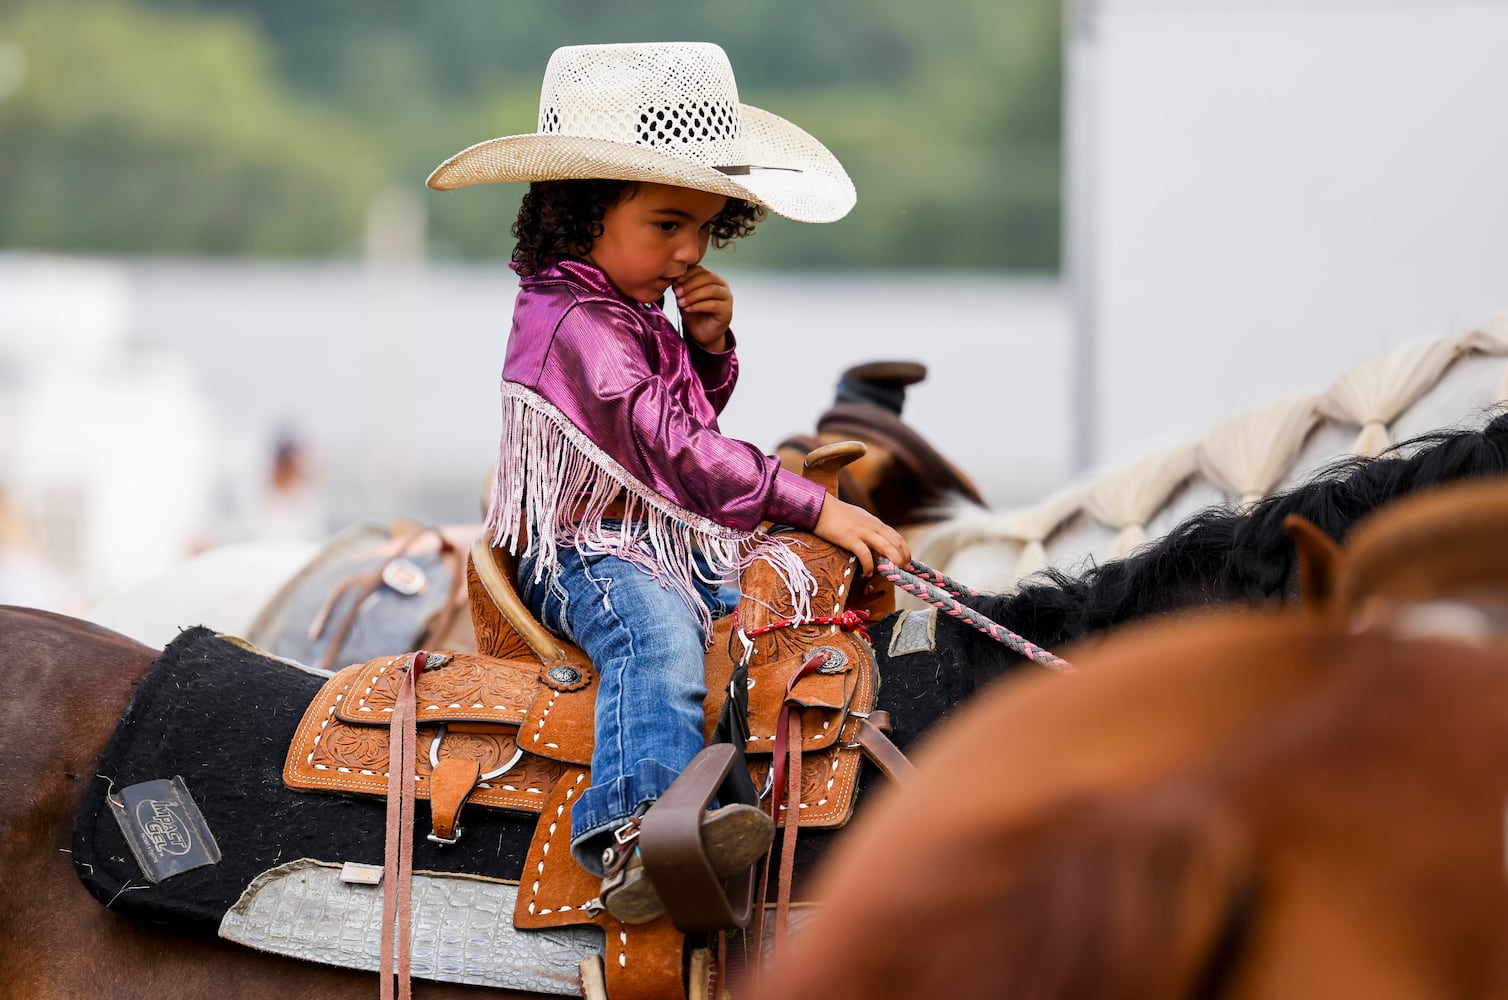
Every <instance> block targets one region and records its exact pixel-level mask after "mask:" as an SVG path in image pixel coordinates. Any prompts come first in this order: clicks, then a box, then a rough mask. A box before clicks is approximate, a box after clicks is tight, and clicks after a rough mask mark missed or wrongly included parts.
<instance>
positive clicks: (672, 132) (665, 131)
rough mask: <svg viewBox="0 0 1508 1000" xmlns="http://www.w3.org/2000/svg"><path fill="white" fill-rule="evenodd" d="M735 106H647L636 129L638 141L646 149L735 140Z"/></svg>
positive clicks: (723, 103)
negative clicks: (647, 147) (678, 144)
mask: <svg viewBox="0 0 1508 1000" xmlns="http://www.w3.org/2000/svg"><path fill="white" fill-rule="evenodd" d="M734 121H735V117H734V113H733V108H732V106H731V105H730V104H729V103H728V102H726V101H692V102H681V103H678V104H676V105H675V106H674V107H654V106H651V107H646V108H644V109H642V110H641V111H640V113H639V121H638V124H637V125H636V126H635V128H634V132H635V141H636V142H638V143H639V144H640V145H643V146H661V145H673V144H675V143H680V144H681V145H690V144H691V143H692V141H693V140H695V141H716V140H721V139H731V138H733V135H734V132H735V131H736V129H735V126H734V124H733V123H734Z"/></svg>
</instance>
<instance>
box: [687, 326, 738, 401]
mask: <svg viewBox="0 0 1508 1000" xmlns="http://www.w3.org/2000/svg"><path fill="white" fill-rule="evenodd" d="M727 337H728V344H727V346H726V347H725V348H723V349H722V350H721V351H709V350H707V349H706V348H705V347H703V346H702V345H701V344H698V343H697V342H696V341H695V340H692V339H691V338H690V337H686V338H685V340H686V344H687V346H688V347H689V348H690V351H691V355H690V356H691V366H692V367H693V368H694V369H696V374H697V377H698V378H700V379H701V380H702V385H703V386H704V387H706V391H707V392H708V393H709V394H712V393H717V392H722V391H731V386H732V382H733V380H734V379H736V378H737V377H738V353H737V350H736V348H737V347H738V341H736V340H735V339H734V338H733V331H732V330H731V329H730V330H729V331H728V333H727Z"/></svg>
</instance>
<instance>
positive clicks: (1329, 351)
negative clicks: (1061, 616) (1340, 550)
mask: <svg viewBox="0 0 1508 1000" xmlns="http://www.w3.org/2000/svg"><path fill="white" fill-rule="evenodd" d="M1067 17H1068V25H1067V28H1068V31H1067V37H1068V39H1069V43H1068V44H1069V59H1068V63H1069V79H1068V107H1069V113H1070V121H1069V127H1068V130H1067V134H1068V135H1069V136H1070V137H1071V139H1070V148H1069V162H1070V175H1069V194H1068V198H1069V203H1070V211H1069V225H1068V247H1069V249H1068V258H1069V262H1070V265H1069V266H1070V281H1071V284H1072V286H1073V288H1074V305H1075V312H1076V316H1077V319H1076V324H1077V330H1076V339H1077V342H1078V345H1079V354H1080V358H1081V363H1082V365H1083V373H1084V377H1083V378H1082V379H1081V381H1080V382H1079V384H1078V389H1079V391H1080V392H1081V393H1082V394H1085V395H1086V396H1090V397H1092V403H1091V405H1090V406H1088V407H1087V408H1086V412H1088V413H1089V417H1088V426H1087V427H1086V428H1084V431H1085V433H1084V435H1083V437H1085V438H1086V439H1087V442H1088V444H1087V447H1086V449H1085V450H1087V451H1088V452H1089V456H1088V457H1089V458H1091V459H1093V460H1095V461H1099V462H1106V461H1115V460H1116V459H1119V458H1125V457H1129V456H1131V455H1134V454H1136V453H1138V452H1140V451H1141V450H1143V449H1145V448H1146V447H1147V446H1148V445H1150V444H1151V443H1152V442H1153V441H1154V440H1159V439H1163V438H1167V437H1176V436H1181V435H1183V434H1184V433H1186V432H1187V431H1189V430H1190V429H1192V428H1198V427H1202V426H1204V425H1206V424H1208V423H1209V422H1210V421H1212V420H1214V419H1217V418H1219V417H1221V416H1224V415H1226V414H1229V413H1231V412H1234V411H1235V410H1237V409H1240V408H1244V407H1245V406H1248V405H1251V404H1255V403H1258V402H1262V401H1265V400H1267V399H1271V398H1274V397H1277V396H1281V395H1285V394H1289V393H1295V394H1296V393H1299V392H1307V391H1312V390H1314V389H1317V388H1319V387H1321V386H1322V385H1323V384H1324V383H1325V381H1327V380H1328V378H1329V377H1330V376H1331V375H1332V374H1333V373H1335V372H1338V371H1341V370H1343V369H1344V368H1346V367H1347V366H1349V365H1350V364H1352V363H1354V362H1356V361H1359V360H1362V359H1363V358H1366V357H1368V356H1370V355H1372V354H1375V353H1378V352H1379V351H1380V350H1381V349H1383V348H1385V347H1387V346H1391V345H1393V344H1397V343H1399V342H1401V341H1404V340H1407V339H1410V338H1414V337H1420V336H1425V335H1428V334H1431V333H1438V332H1446V331H1450V330H1460V329H1469V328H1471V327H1472V326H1473V325H1475V324H1478V323H1481V322H1482V321H1484V320H1486V319H1488V318H1489V317H1491V316H1493V315H1495V314H1498V313H1500V312H1502V311H1503V310H1504V309H1505V308H1508V244H1505V239H1504V235H1505V234H1508V180H1505V177H1508V175H1505V172H1504V164H1505V163H1508V128H1505V127H1504V126H1505V123H1508V73H1505V72H1504V71H1503V66H1504V53H1505V52H1508V2H1502V0H1488V2H1452V0H1413V2H1407V0H1396V2H1387V0H1371V2H1364V0H1080V2H1078V3H1077V4H1074V5H1073V6H1071V7H1070V9H1069V12H1068V14H1067Z"/></svg>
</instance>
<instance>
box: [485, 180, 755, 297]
mask: <svg viewBox="0 0 1508 1000" xmlns="http://www.w3.org/2000/svg"><path fill="white" fill-rule="evenodd" d="M638 187H639V185H638V182H637V181H610V180H570V181H535V182H534V183H532V184H530V185H529V190H528V192H527V193H526V194H525V195H524V200H523V202H522V203H521V204H520V205H519V206H518V218H517V219H516V220H514V223H513V238H514V239H516V240H517V241H518V242H517V243H516V244H515V245H514V247H513V263H514V264H515V265H516V266H517V268H518V273H519V274H522V275H525V276H527V275H531V274H535V273H537V272H538V271H539V270H540V269H542V268H543V267H544V266H545V265H547V264H548V263H550V262H551V261H555V260H559V259H560V258H562V257H585V256H586V255H587V254H588V253H591V250H592V243H593V241H595V240H596V239H597V237H599V236H601V235H602V217H603V215H604V213H606V212H607V210H608V209H609V208H612V207H613V206H614V205H616V204H618V203H619V202H621V201H623V200H624V199H625V198H628V197H629V196H631V195H632V194H633V193H634V192H635V191H636V190H638ZM766 214H767V213H766V212H765V209H764V207H763V206H761V205H755V204H753V203H752V202H747V201H744V200H742V199H740V198H729V199H728V204H727V205H725V206H724V207H723V210H722V211H721V212H719V213H718V214H717V216H716V217H715V218H713V220H712V223H711V229H712V245H713V246H714V247H717V248H718V249H719V250H721V249H722V248H723V247H725V246H727V245H728V244H729V243H731V242H733V241H734V240H736V239H739V238H741V237H744V236H748V235H749V234H750V233H752V232H754V227H755V226H757V225H759V223H760V222H762V221H764V218H765V215H766Z"/></svg>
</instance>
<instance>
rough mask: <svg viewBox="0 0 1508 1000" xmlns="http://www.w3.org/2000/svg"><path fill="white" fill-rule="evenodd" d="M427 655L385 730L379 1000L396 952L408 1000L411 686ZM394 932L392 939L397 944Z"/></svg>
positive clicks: (414, 665)
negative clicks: (386, 745)
mask: <svg viewBox="0 0 1508 1000" xmlns="http://www.w3.org/2000/svg"><path fill="white" fill-rule="evenodd" d="M428 659H429V654H427V653H425V652H423V651H422V650H421V651H420V652H417V653H415V654H414V656H413V659H412V660H410V661H409V667H408V669H407V670H406V671H404V674H403V682H402V683H401V684H400V685H399V688H398V696H397V701H396V703H395V704H394V706H393V718H392V722H391V724H390V725H389V728H388V779H387V837H386V842H385V844H384V848H383V865H382V882H383V889H382V968H381V972H380V975H381V977H382V986H381V997H382V1000H393V985H394V975H395V970H394V967H393V966H394V961H393V959H394V952H395V950H396V952H397V969H396V976H397V987H398V997H399V1000H409V998H410V997H411V996H412V992H411V990H412V986H411V984H410V981H409V953H410V951H411V947H410V943H409V935H410V932H411V931H412V927H411V920H410V916H409V894H410V892H411V891H412V889H413V869H414V771H415V770H416V768H417V761H416V759H415V757H416V754H415V746H414V745H415V743H416V742H417V741H418V733H417V731H416V726H417V722H418V719H417V709H416V708H415V697H414V686H415V682H416V681H417V680H418V677H419V674H420V672H422V671H423V670H424V664H425V662H426V661H427V660H428ZM395 931H396V940H395Z"/></svg>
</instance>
